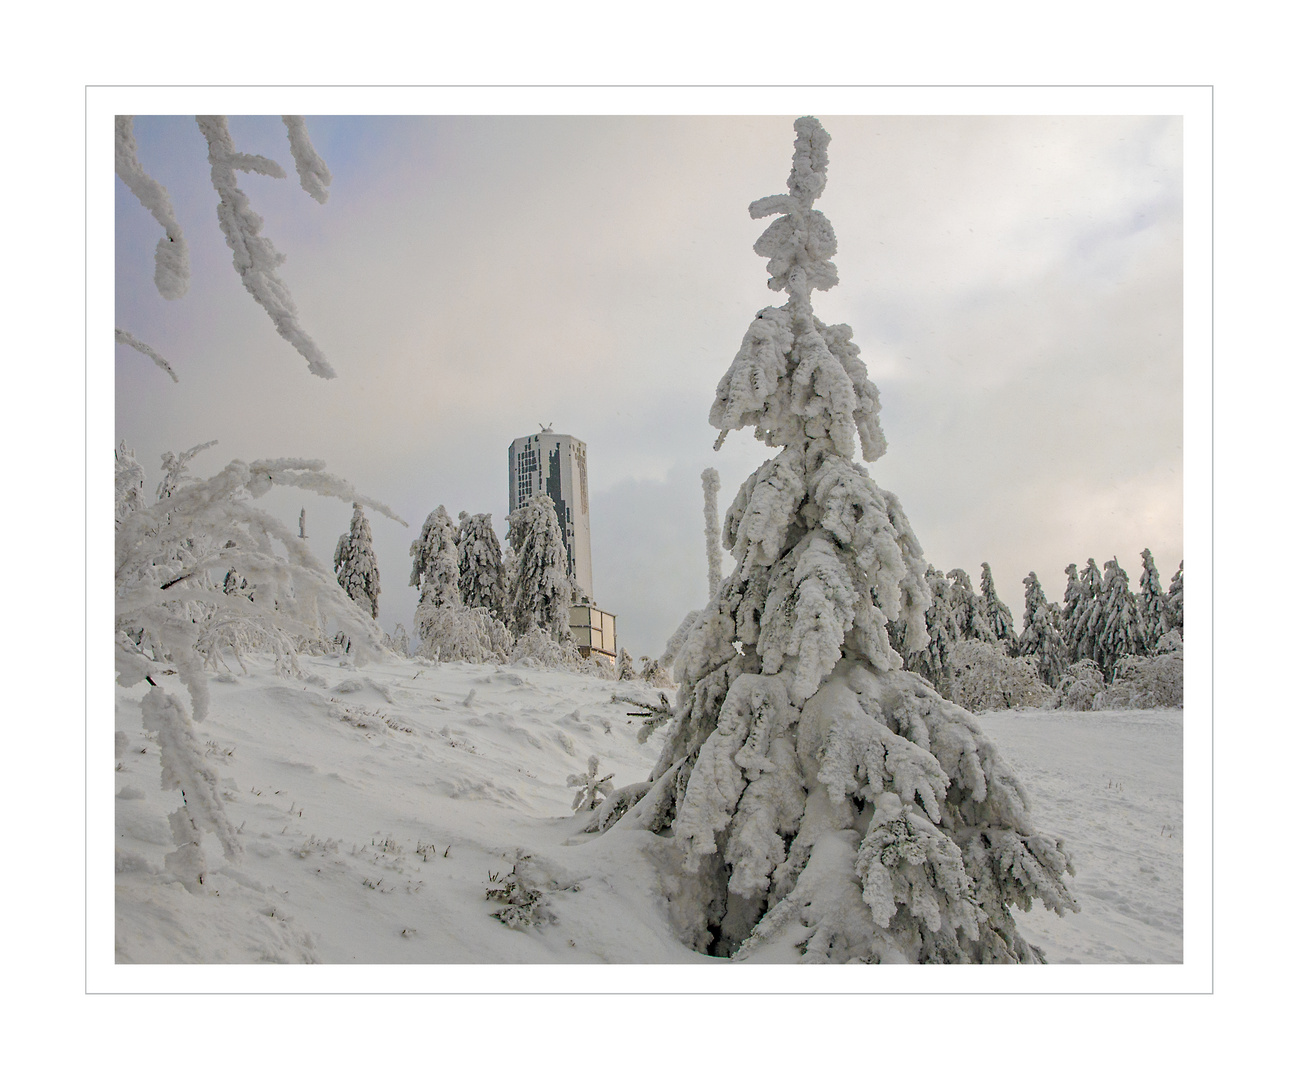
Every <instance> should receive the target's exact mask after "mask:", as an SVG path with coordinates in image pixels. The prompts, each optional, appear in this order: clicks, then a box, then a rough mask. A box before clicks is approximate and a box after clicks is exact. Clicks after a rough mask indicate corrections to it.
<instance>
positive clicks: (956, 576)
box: [947, 567, 997, 643]
mask: <svg viewBox="0 0 1299 1080" xmlns="http://www.w3.org/2000/svg"><path fill="white" fill-rule="evenodd" d="M947 577H948V580H949V581H951V583H952V585H951V588H950V589H949V590H948V598H949V602H950V604H951V607H952V615H953V617H954V618H955V619H956V628H957V630H958V631H959V633H960V635H961V640H962V641H966V640H972V641H987V642H989V643H991V642H993V641H996V640H997V636H996V634H994V633H993V632H992V626H991V624H990V623H989V622H988V617H987V613H986V612H985V611H984V604H983V597H982V596H981V595H980V594H979V593H977V592H975V591H974V585H973V584H971V582H970V575H969V574H967V573H966V572H965V571H964V570H962V569H961V568H960V567H957V568H956V569H955V570H948V571H947Z"/></svg>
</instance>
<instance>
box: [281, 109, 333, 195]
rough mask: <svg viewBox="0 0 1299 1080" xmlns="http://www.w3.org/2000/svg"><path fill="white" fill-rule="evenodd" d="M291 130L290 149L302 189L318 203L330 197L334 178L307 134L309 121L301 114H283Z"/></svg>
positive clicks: (286, 126)
mask: <svg viewBox="0 0 1299 1080" xmlns="http://www.w3.org/2000/svg"><path fill="white" fill-rule="evenodd" d="M280 119H281V120H283V121H284V126H285V128H287V129H288V132H289V151H290V153H292V154H293V164H294V166H295V167H296V168H297V170H298V182H299V183H300V184H301V185H302V190H303V191H305V192H306V193H307V194H308V195H310V196H311V197H312V198H313V199H315V200H316V202H318V203H323V202H324V201H325V200H326V199H328V198H329V185H330V183H331V181H332V180H333V179H334V178H333V177H332V176H331V175H330V173H329V167H328V166H327V165H326V164H325V163H324V162H323V161H322V160H321V159H320V155H319V154H317V153H316V148H315V147H314V146H312V145H311V138H310V137H309V136H308V135H307V121H306V118H305V117H301V116H281V117H280Z"/></svg>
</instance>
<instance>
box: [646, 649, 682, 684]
mask: <svg viewBox="0 0 1299 1080" xmlns="http://www.w3.org/2000/svg"><path fill="white" fill-rule="evenodd" d="M640 660H641V669H640V677H641V678H642V679H644V680H645V682H647V683H649V684H650V686H657V687H669V686H673V685H674V683H673V682H672V676H671V675H670V674H669V673H668V671H667V670H666V669H665V668H664V667H663V665H662V664H660V663H659V662H658V661H657V660H655V659H654V658H653V657H650V656H642V657H641V658H640Z"/></svg>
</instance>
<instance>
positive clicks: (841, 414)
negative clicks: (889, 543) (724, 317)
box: [708, 116, 887, 461]
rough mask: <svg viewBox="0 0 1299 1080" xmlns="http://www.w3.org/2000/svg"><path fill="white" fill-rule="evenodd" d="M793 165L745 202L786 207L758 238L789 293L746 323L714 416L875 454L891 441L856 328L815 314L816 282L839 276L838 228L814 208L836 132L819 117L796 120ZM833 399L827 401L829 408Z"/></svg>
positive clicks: (766, 213)
mask: <svg viewBox="0 0 1299 1080" xmlns="http://www.w3.org/2000/svg"><path fill="white" fill-rule="evenodd" d="M794 130H795V133H796V135H795V140H794V164H793V168H791V169H790V172H789V180H788V181H787V186H788V188H789V194H788V195H768V196H767V197H766V198H763V199H757V200H756V201H754V202H753V203H751V204H750V205H749V216H750V217H753V218H764V217H770V216H771V215H772V214H779V215H780V216H779V217H778V218H777V219H776V220H775V221H773V222H772V223H771V224H770V225H769V226H768V227H767V230H766V231H765V232H764V233H763V234H762V235H761V236H760V237H759V238H758V240H757V243H755V244H754V245H753V250H754V251H756V252H757V253H758V254H759V255H765V256H767V260H768V261H767V273H768V274H770V275H771V277H770V279H769V280H768V282H767V287H768V288H770V289H772V290H774V291H776V292H786V293H788V294H789V301H788V302H787V303H786V304H785V305H784V306H783V307H780V308H773V307H769V308H764V309H763V310H762V311H760V312H759V313H758V316H757V318H755V319H754V320H753V323H752V324H751V325H750V326H749V330H748V333H746V334H745V336H744V342H743V344H742V345H741V347H740V351H739V353H737V354H736V357H735V359H734V361H732V363H731V367H730V369H729V370H728V371H727V372H726V374H725V375H724V376H723V378H722V381H721V382H720V383H718V386H717V397H716V400H715V401H714V402H713V407H712V411H711V412H710V414H709V417H708V419H709V422H710V423H711V424H712V425H713V426H714V427H716V428H718V429H719V430H720V431H721V434H720V435H719V436H718V437H717V445H718V446H721V444H722V441H723V440H724V439H725V438H726V436H727V434H728V433H729V432H731V431H736V430H738V429H740V428H742V427H746V426H748V425H750V424H752V425H753V427H754V436H755V437H756V438H758V439H761V440H762V441H763V442H765V443H766V444H767V445H768V446H790V445H793V444H794V443H795V442H797V441H798V440H800V439H801V438H807V439H818V438H822V437H825V436H829V438H830V440H831V441H832V443H833V446H834V449H835V451H836V452H837V453H839V454H840V455H842V456H844V457H847V458H852V457H853V456H855V452H856V440H855V439H854V437H853V433H854V431H855V432H856V434H857V436H858V437H859V438H860V439H861V450H862V457H863V459H864V460H866V461H875V460H877V459H878V458H879V457H881V456H882V455H883V453H884V451H885V449H886V447H887V443H886V442H885V439H884V433H883V431H882V429H881V428H880V424H879V391H878V390H877V389H876V387H875V384H874V383H872V382H871V381H870V379H869V377H868V376H867V374H866V365H865V364H863V363H862V362H861V360H860V359H859V355H860V350H858V348H857V346H856V345H855V344H854V343H853V341H852V327H850V326H847V325H844V324H838V325H835V326H826V325H825V324H824V323H822V322H821V321H820V320H819V319H817V318H816V316H815V315H813V314H812V302H811V294H812V290H813V289H829V288H830V287H831V286H833V285H837V284H838V283H839V273H838V271H837V270H836V269H835V265H834V263H832V262H831V261H830V256H832V255H833V254H834V253H835V251H836V250H837V248H838V244H837V241H836V240H835V235H834V228H833V227H832V226H831V225H830V221H829V219H828V218H827V217H826V216H825V215H824V214H822V213H821V212H820V211H819V210H813V209H812V203H813V202H815V201H816V199H817V197H818V196H820V194H821V192H822V191H824V190H825V181H826V167H827V164H828V161H829V157H828V154H827V152H826V148H827V146H828V145H829V143H830V136H829V135H828V134H827V133H826V131H825V129H824V128H823V127H822V126H821V122H820V121H819V120H817V119H816V118H815V117H811V116H804V117H802V118H800V119H799V120H797V121H795V124H794ZM827 404H828V406H829V407H828V409H827V408H826V406H827Z"/></svg>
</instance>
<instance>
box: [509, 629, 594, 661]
mask: <svg viewBox="0 0 1299 1080" xmlns="http://www.w3.org/2000/svg"><path fill="white" fill-rule="evenodd" d="M584 662H585V661H583V659H582V654H581V653H580V652H578V651H577V646H576V645H574V644H573V643H572V642H569V641H565V642H560V641H556V640H555V639H554V638H553V637H551V635H550V634H549V633H547V632H546V631H545V630H543V629H541V628H540V627H537V626H534V627H533V628H532V629H531V630H529V631H528V632H527V633H526V634H524V635H523V636H522V637H520V638H519V639H518V640H516V641H515V642H514V648H513V649H512V650H511V651H510V663H511V664H521V665H523V666H524V667H543V668H563V669H565V670H567V671H578V670H580V669H581V667H582V665H583V663H584Z"/></svg>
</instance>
